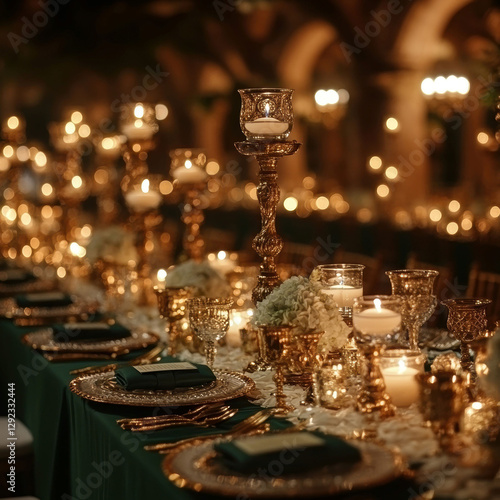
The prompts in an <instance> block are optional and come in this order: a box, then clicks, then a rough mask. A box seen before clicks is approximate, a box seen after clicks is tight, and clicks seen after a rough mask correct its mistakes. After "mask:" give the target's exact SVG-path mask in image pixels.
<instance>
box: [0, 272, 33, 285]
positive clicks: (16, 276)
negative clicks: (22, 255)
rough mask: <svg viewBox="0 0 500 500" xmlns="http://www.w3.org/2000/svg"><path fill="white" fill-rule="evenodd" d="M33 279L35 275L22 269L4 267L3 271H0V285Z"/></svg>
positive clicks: (27, 281) (16, 283)
mask: <svg viewBox="0 0 500 500" xmlns="http://www.w3.org/2000/svg"><path fill="white" fill-rule="evenodd" d="M35 280H36V276H35V275H34V274H33V273H30V272H29V271H25V270H24V269H5V270H4V271H0V284H1V285H19V284H21V283H29V282H30V281H35Z"/></svg>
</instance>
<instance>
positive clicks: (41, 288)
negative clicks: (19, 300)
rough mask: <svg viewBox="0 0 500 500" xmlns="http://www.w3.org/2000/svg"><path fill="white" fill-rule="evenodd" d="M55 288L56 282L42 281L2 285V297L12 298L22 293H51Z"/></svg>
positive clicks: (0, 290)
mask: <svg viewBox="0 0 500 500" xmlns="http://www.w3.org/2000/svg"><path fill="white" fill-rule="evenodd" d="M55 287H56V282H55V281H53V280H42V279H35V280H34V281H27V282H23V283H0V297H11V296H12V295H17V294H20V293H35V292H49V291H51V290H54V288H55Z"/></svg>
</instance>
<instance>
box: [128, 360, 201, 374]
mask: <svg viewBox="0 0 500 500" xmlns="http://www.w3.org/2000/svg"><path fill="white" fill-rule="evenodd" d="M134 368H135V369H136V370H137V371H138V372H139V373H154V372H171V371H184V370H186V371H187V370H198V368H196V366H194V365H193V364H191V363H189V362H187V361H182V362H179V363H158V364H157V365H140V366H134Z"/></svg>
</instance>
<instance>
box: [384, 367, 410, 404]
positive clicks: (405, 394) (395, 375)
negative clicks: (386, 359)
mask: <svg viewBox="0 0 500 500" xmlns="http://www.w3.org/2000/svg"><path fill="white" fill-rule="evenodd" d="M381 371H382V375H383V377H384V381H385V388H386V391H387V394H389V396H391V400H392V402H393V403H394V404H395V405H396V406H399V407H406V406H410V405H411V404H413V403H416V402H417V401H418V398H419V387H418V382H417V380H416V379H415V375H416V374H417V373H418V370H417V369H416V368H410V367H409V366H406V363H405V362H404V361H403V360H401V361H400V362H399V366H390V367H388V368H382V370H381Z"/></svg>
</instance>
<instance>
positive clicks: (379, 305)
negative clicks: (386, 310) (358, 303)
mask: <svg viewBox="0 0 500 500" xmlns="http://www.w3.org/2000/svg"><path fill="white" fill-rule="evenodd" d="M373 305H374V306H375V309H376V310H377V312H380V311H381V310H382V302H381V301H380V299H374V301H373Z"/></svg>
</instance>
